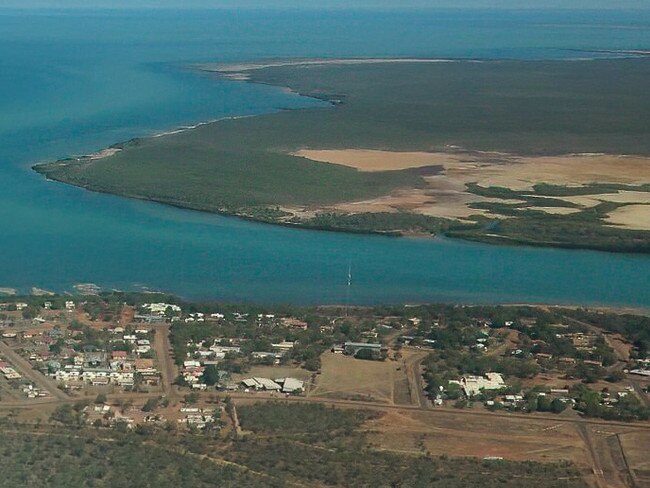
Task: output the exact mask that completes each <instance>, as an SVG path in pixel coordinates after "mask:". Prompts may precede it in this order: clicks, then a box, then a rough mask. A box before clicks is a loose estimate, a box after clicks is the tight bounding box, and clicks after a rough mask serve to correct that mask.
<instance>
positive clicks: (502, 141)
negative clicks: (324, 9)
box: [36, 59, 650, 252]
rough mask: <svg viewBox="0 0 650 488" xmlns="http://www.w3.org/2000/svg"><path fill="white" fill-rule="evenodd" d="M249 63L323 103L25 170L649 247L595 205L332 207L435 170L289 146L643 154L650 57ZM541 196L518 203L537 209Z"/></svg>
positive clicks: (471, 229)
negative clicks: (581, 209) (375, 165)
mask: <svg viewBox="0 0 650 488" xmlns="http://www.w3.org/2000/svg"><path fill="white" fill-rule="evenodd" d="M204 69H208V70H210V69H212V68H210V67H204ZM214 69H215V70H216V69H217V68H214ZM246 75H247V76H248V77H249V79H250V81H251V82H255V83H265V84H272V85H278V86H285V87H289V88H291V89H292V90H295V91H297V92H300V93H303V94H305V95H309V96H312V97H318V98H321V99H323V100H328V101H331V102H332V105H333V106H331V107H329V108H315V109H305V110H286V111H281V112H279V113H274V114H269V115H263V116H258V117H248V118H241V119H233V120H224V121H220V122H216V123H212V124H208V125H204V126H200V127H197V128H195V129H192V130H188V131H185V132H181V133H176V134H171V135H166V136H164V137H158V138H149V139H138V140H134V141H130V142H128V143H125V144H123V145H119V146H116V147H117V148H120V149H121V150H120V151H118V152H116V153H115V154H111V155H109V156H107V157H103V158H80V159H71V160H65V161H61V162H57V163H53V164H49V165H43V166H38V167H37V168H36V169H37V170H38V171H40V172H41V173H43V174H45V175H46V176H48V177H49V178H52V179H55V180H59V181H63V182H66V183H71V184H74V185H78V186H82V187H86V188H89V189H92V190H96V191H101V192H108V193H115V194H119V195H124V196H129V197H134V198H142V199H149V200H154V201H159V202H163V203H167V204H171V205H177V206H181V207H187V208H193V209H198V210H206V211H213V212H222V213H228V214H234V215H238V216H241V217H245V218H251V219H255V220H260V221H266V222H273V223H282V224H292V225H293V224H295V225H303V226H307V227H312V228H318V229H332V230H345V231H362V232H383V233H405V232H419V233H428V234H431V233H433V234H437V233H442V232H449V233H450V235H454V236H456V237H463V238H468V239H474V240H484V241H488V242H492V241H499V242H513V243H525V244H537V245H550V246H567V247H592V248H597V249H607V250H616V251H639V252H648V250H649V249H648V245H647V242H648V238H649V237H650V231H643V230H641V231H639V230H637V231H634V230H629V229H625V228H622V227H605V226H604V225H603V224H604V222H603V221H602V218H603V216H605V214H604V213H603V214H602V215H600V216H598V219H596V220H595V221H589V222H586V221H584V219H582V220H581V219H576V218H573V217H574V216H573V215H552V216H550V217H552V218H547V217H546V216H545V215H544V212H540V211H537V212H534V211H531V212H527V213H525V214H523V213H522V212H519V211H518V210H519V209H512V208H508V207H507V206H503V205H500V204H499V205H500V206H498V207H496V206H495V204H494V203H493V204H492V206H489V205H487V204H486V206H484V207H480V206H479V207H476V210H477V214H482V215H483V216H485V213H486V212H487V213H488V220H489V214H490V211H492V213H497V212H495V211H497V210H498V211H499V212H501V213H499V214H498V218H499V219H500V220H507V221H508V222H507V223H506V224H504V225H503V226H502V227H497V228H490V229H489V231H488V230H486V226H485V221H486V219H485V218H484V219H478V220H476V219H473V220H472V219H469V220H466V221H465V222H464V223H462V224H459V222H458V221H454V220H450V219H448V218H445V217H444V216H443V218H440V216H435V215H432V214H427V213H426V212H424V213H422V212H420V213H417V212H415V211H410V210H409V207H408V205H407V206H404V207H399V211H397V212H395V211H393V210H390V211H384V212H377V211H372V212H368V211H363V210H358V211H349V210H347V211H341V210H340V209H338V210H336V209H334V210H332V206H334V207H335V206H336V205H339V204H341V203H348V202H360V201H368V200H372V199H377V198H380V197H383V196H386V195H391V194H394V193H395V192H396V191H405V190H408V191H410V192H417V191H425V190H426V189H427V188H429V187H428V186H427V181H428V178H431V177H434V176H435V175H436V174H437V172H439V171H440V169H439V167H437V166H431V167H429V168H424V169H423V168H410V169H400V170H393V171H374V172H371V171H358V170H357V169H355V168H352V167H349V166H344V165H341V164H330V163H327V162H318V161H314V160H311V159H307V158H305V157H301V156H297V155H295V153H296V151H299V150H302V149H304V148H309V149H328V150H332V149H341V150H345V149H350V148H354V149H374V150H385V151H426V152H435V151H442V152H444V151H451V150H452V148H458V147H461V148H463V149H464V150H466V151H500V152H503V153H508V154H518V155H529V156H530V155H537V156H539V155H561V154H572V153H600V152H602V153H608V154H614V155H617V154H637V155H644V156H650V137H648V135H649V130H648V127H650V92H648V90H647V86H646V85H647V79H648V78H649V77H650V59H627V60H600V61H589V62H578V61H576V62H515V61H489V62H448V63H377V64H356V65H355V64H345V65H341V64H321V65H309V66H304V65H303V66H300V65H295V66H291V65H288V66H281V67H266V68H261V69H256V70H251V71H247V72H246ZM453 150H456V149H453ZM639 183H648V182H645V181H644V182H639ZM644 188H645V187H644ZM644 191H647V190H644ZM578 194H580V193H578ZM549 202H551V201H550V200H548V199H546V200H544V199H541V198H540V199H537V200H536V201H529V203H530V204H531V205H533V204H534V205H538V206H542V205H543V206H545V207H548V205H547V204H549ZM558 205H559V204H558V203H557V201H555V203H553V202H551V207H557V206H558ZM567 208H568V206H567ZM642 209H643V208H641V210H642ZM610 210H614V209H610ZM504 214H505V215H504ZM515 214H516V215H515ZM540 229H543V230H545V232H540ZM603 229H604V230H603ZM558 236H563V237H562V239H558V238H557V237H558ZM592 242H593V243H594V244H592Z"/></svg>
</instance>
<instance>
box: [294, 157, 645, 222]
mask: <svg viewBox="0 0 650 488" xmlns="http://www.w3.org/2000/svg"><path fill="white" fill-rule="evenodd" d="M293 154H294V155H296V156H300V157H304V158H307V159H310V160H312V161H319V162H324V163H330V164H339V165H343V166H348V167H351V168H355V169H357V170H359V171H364V172H366V171H397V170H405V169H409V168H422V167H429V166H436V167H440V168H442V172H441V174H439V175H434V176H424V179H425V180H426V181H427V183H428V188H425V189H408V190H405V189H400V190H395V191H393V192H392V193H391V194H390V195H387V196H383V197H379V198H374V199H371V200H364V201H359V202H352V203H343V204H340V205H336V206H334V207H333V208H334V209H336V210H339V211H345V212H362V211H363V212H398V211H408V212H414V213H420V214H423V215H429V216H434V217H446V218H456V219H463V218H467V217H469V216H471V215H486V212H485V211H483V210H480V209H472V208H470V205H471V204H473V203H479V202H500V203H506V204H510V203H515V202H513V201H511V200H506V199H493V198H485V197H482V196H479V195H475V194H472V193H470V192H468V191H467V185H468V184H470V183H477V184H478V185H480V186H482V187H489V186H497V187H503V188H508V189H511V190H515V191H525V190H532V189H533V186H534V185H537V184H541V183H547V184H552V185H561V186H568V187H580V186H584V185H590V184H599V183H600V184H602V183H612V184H626V185H639V184H641V183H647V182H650V158H645V157H634V156H611V155H600V154H596V155H593V154H578V155H565V156H554V157H519V156H514V155H511V154H503V153H483V152H459V151H454V152H448V153H446V152H436V153H429V152H396V151H379V150H360V149H343V150H327V149H325V150H308V149H302V150H300V151H297V152H295V153H293ZM555 199H556V200H563V201H565V202H568V203H571V204H575V205H578V206H579V207H580V208H572V207H559V206H558V207H553V206H540V207H530V209H531V210H539V211H542V212H545V213H548V214H553V215H569V214H573V213H577V212H579V211H580V209H581V208H589V207H594V206H596V205H598V204H601V203H603V202H614V203H639V204H646V203H650V192H641V191H620V192H614V193H603V194H596V195H584V196H583V195H580V196H568V197H556V198H555ZM608 222H610V223H613V224H618V225H621V226H623V227H626V228H629V229H638V230H650V209H649V208H648V207H647V206H644V205H630V206H626V207H622V208H619V209H617V210H615V211H613V212H612V213H610V214H609V218H608Z"/></svg>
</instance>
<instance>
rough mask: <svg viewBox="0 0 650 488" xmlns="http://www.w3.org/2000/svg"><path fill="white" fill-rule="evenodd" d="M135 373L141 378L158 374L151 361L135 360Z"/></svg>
mask: <svg viewBox="0 0 650 488" xmlns="http://www.w3.org/2000/svg"><path fill="white" fill-rule="evenodd" d="M135 371H136V372H137V373H140V374H141V375H143V376H151V375H155V374H158V371H157V370H156V369H155V368H154V367H153V359H136V360H135Z"/></svg>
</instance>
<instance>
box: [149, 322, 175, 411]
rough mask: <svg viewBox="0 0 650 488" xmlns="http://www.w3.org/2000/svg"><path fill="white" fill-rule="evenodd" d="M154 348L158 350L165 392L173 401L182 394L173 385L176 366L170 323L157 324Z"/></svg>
mask: <svg viewBox="0 0 650 488" xmlns="http://www.w3.org/2000/svg"><path fill="white" fill-rule="evenodd" d="M154 349H155V351H156V358H157V359H158V368H159V369H160V375H161V377H162V378H161V381H162V388H163V392H164V393H165V395H166V396H167V397H168V398H169V399H170V400H171V401H176V400H178V399H179V398H180V395H179V394H178V391H177V390H176V388H175V387H174V385H173V382H174V380H175V379H176V366H175V365H174V361H173V360H172V357H171V356H172V355H171V352H170V349H171V344H170V342H169V325H168V324H164V325H158V326H156V335H155V338H154Z"/></svg>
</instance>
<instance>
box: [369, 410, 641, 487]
mask: <svg viewBox="0 0 650 488" xmlns="http://www.w3.org/2000/svg"><path fill="white" fill-rule="evenodd" d="M365 429H366V431H367V432H368V436H369V441H370V442H371V443H372V444H373V446H376V447H377V448H379V449H385V450H388V451H398V452H407V453H413V454H416V453H417V454H424V453H429V454H431V455H434V456H440V455H448V456H450V457H451V456H470V457H479V458H484V457H486V456H496V457H502V458H504V459H511V460H520V461H521V460H534V461H540V462H561V461H571V462H573V463H575V464H576V465H577V466H578V467H579V468H580V469H581V470H582V471H583V472H584V473H585V475H586V476H587V478H588V480H589V481H590V483H591V484H592V485H593V486H597V487H610V486H611V487H626V486H639V487H640V486H649V485H647V484H644V483H646V478H645V477H647V476H648V475H649V474H650V464H648V458H647V451H648V449H649V448H650V431H644V432H634V430H633V429H631V428H628V427H618V426H611V427H609V426H608V427H605V428H599V427H595V428H594V427H591V426H586V427H585V426H582V425H580V424H571V423H566V422H554V421H553V420H546V419H539V418H535V417H534V416H531V418H530V419H521V418H513V419H509V418H499V417H490V416H487V417H486V416H476V417H474V416H468V415H462V414H454V413H449V412H443V411H439V410H438V411H436V410H432V411H431V412H422V411H403V410H402V411H398V410H392V411H387V412H386V414H385V415H384V416H382V417H381V418H379V419H377V420H373V421H370V422H368V423H367V424H366V425H365ZM619 438H620V439H621V442H622V444H619ZM627 463H629V466H630V467H631V468H632V469H633V470H634V473H633V475H634V477H635V479H636V482H637V484H636V485H633V484H632V483H633V481H632V480H631V476H630V474H629V470H628V465H627Z"/></svg>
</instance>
